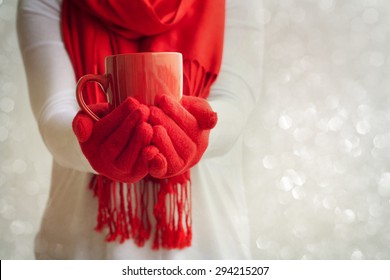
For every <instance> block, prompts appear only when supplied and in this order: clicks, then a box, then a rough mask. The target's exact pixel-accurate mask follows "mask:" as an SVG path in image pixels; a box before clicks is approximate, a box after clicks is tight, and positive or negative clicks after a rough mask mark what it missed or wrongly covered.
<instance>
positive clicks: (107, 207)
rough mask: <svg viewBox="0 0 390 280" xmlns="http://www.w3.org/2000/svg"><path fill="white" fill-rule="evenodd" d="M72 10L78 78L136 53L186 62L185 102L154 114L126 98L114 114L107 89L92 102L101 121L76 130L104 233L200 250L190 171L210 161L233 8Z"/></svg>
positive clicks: (218, 0) (70, 38) (218, 2)
mask: <svg viewBox="0 0 390 280" xmlns="http://www.w3.org/2000/svg"><path fill="white" fill-rule="evenodd" d="M101 2H102V1H94V0H86V1H76V0H64V1H63V6H62V32H63V39H64V43H65V47H66V49H67V51H68V53H69V56H70V59H71V61H72V63H73V67H74V70H75V75H76V78H77V79H79V78H80V77H81V76H83V75H85V74H103V73H104V71H105V69H104V58H105V57H106V56H109V55H115V54H123V53H136V52H166V51H173V52H180V53H182V55H183V72H184V73H183V88H184V90H183V97H182V99H181V101H180V102H177V101H175V100H173V99H172V98H170V97H169V96H167V95H161V96H160V97H159V98H158V99H157V100H155V105H153V106H146V105H143V104H140V103H139V102H138V101H137V100H135V99H134V98H131V97H129V98H127V99H126V100H125V101H124V102H123V103H122V104H120V105H119V106H118V107H116V108H111V106H109V104H108V103H107V101H106V97H105V95H104V94H103V93H102V92H101V90H99V89H98V86H97V85H96V84H95V85H88V86H87V88H86V90H85V95H84V96H85V100H86V101H87V104H88V105H89V107H90V109H91V110H92V111H93V112H95V113H96V114H97V115H98V116H99V117H100V118H101V119H100V120H99V121H97V122H95V121H94V120H92V119H91V118H89V117H88V116H87V115H86V114H84V113H83V112H81V111H80V112H79V113H78V114H77V115H76V117H75V119H74V121H73V130H74V132H75V134H76V137H77V139H78V140H79V143H80V146H81V149H82V151H83V153H84V155H85V156H86V158H87V159H88V161H89V162H90V164H91V166H92V167H93V168H94V170H95V171H97V172H98V173H99V175H94V176H93V177H92V179H91V182H90V188H91V189H92V190H93V191H94V194H95V195H96V197H97V199H98V203H99V208H98V211H97V212H98V213H97V226H96V229H97V230H98V231H105V232H106V234H107V235H106V240H107V241H116V240H118V241H119V242H124V241H126V240H128V239H133V240H134V242H135V243H136V244H137V245H139V246H143V245H144V244H145V242H146V241H148V240H149V239H150V238H151V237H153V242H152V244H153V245H152V246H153V248H154V249H159V248H164V249H179V248H185V247H188V246H190V245H191V239H192V220H191V208H192V205H191V179H190V168H191V167H193V166H194V165H195V164H196V163H198V162H199V160H200V159H201V157H202V155H203V153H204V151H205V150H206V148H207V145H208V138H209V133H210V129H212V128H213V127H214V126H215V124H216V122H217V115H216V113H215V112H213V111H212V109H211V107H210V106H209V104H208V102H207V101H206V98H207V97H208V95H209V92H210V86H211V85H212V83H213V82H214V81H215V79H216V77H217V75H218V73H219V70H220V65H221V59H222V50H223V30H224V20H225V14H224V13H225V1H224V0H213V1H203V0H187V1H184V0H182V1H180V0H177V1H172V0H143V1H142V0H133V1H125V0H118V1H106V2H104V3H101Z"/></svg>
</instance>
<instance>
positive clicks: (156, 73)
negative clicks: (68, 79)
mask: <svg viewBox="0 0 390 280" xmlns="http://www.w3.org/2000/svg"><path fill="white" fill-rule="evenodd" d="M105 68H106V72H105V74H103V75H95V74H88V75H85V76H82V77H81V78H80V79H79V81H78V83H77V87H76V97H77V101H78V103H79V106H80V108H81V109H82V110H84V111H85V113H87V114H88V115H89V116H90V117H91V118H93V119H95V120H96V121H97V120H99V119H100V118H99V117H98V116H97V115H96V114H95V113H93V112H92V110H91V109H89V108H88V106H87V105H86V103H85V101H84V98H83V88H84V86H85V84H86V83H87V82H97V83H98V84H100V86H101V87H102V89H103V91H104V92H105V94H106V95H107V99H108V102H109V103H110V104H111V105H112V106H113V107H117V106H118V105H119V104H120V103H121V102H123V101H124V100H125V99H126V98H127V97H129V96H130V97H133V98H136V99H137V100H138V101H140V102H141V103H143V104H146V105H153V102H154V99H155V98H156V96H158V95H162V94H167V95H170V96H172V97H174V98H175V99H176V100H180V98H181V95H182V88H183V58H182V55H181V53H177V52H144V53H131V54H120V55H113V56H107V57H106V58H105Z"/></svg>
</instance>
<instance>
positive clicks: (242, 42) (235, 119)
mask: <svg viewBox="0 0 390 280" xmlns="http://www.w3.org/2000/svg"><path fill="white" fill-rule="evenodd" d="M262 8H263V6H262V0H245V1H242V0H227V1H226V22H225V38H224V53H223V58H222V65H221V71H220V73H219V76H218V78H217V81H216V82H215V84H214V85H213V86H212V88H211V92H210V96H209V98H208V100H209V102H210V104H211V106H212V108H213V109H214V110H215V111H216V112H217V113H218V123H217V125H216V127H215V128H214V129H213V130H212V131H211V134H210V142H209V146H208V149H207V151H206V153H205V155H204V157H214V156H221V155H224V154H225V153H226V152H228V151H229V150H230V149H231V147H232V146H233V145H234V144H235V142H236V141H237V139H238V138H239V137H240V135H241V134H242V131H243V129H244V127H245V125H246V123H247V120H248V117H249V115H250V114H251V112H252V111H253V109H254V107H255V104H256V102H257V100H258V99H259V95H260V93H261V86H262V63H263V49H264V46H263V44H264V29H263V26H264V25H263V24H262V22H261V21H262V14H261V13H262Z"/></svg>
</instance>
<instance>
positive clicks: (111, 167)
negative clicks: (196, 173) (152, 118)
mask: <svg viewBox="0 0 390 280" xmlns="http://www.w3.org/2000/svg"><path fill="white" fill-rule="evenodd" d="M90 108H91V110H92V111H94V113H96V114H97V115H98V116H99V117H100V118H101V119H100V120H99V121H97V122H94V121H93V120H92V119H91V118H90V117H89V116H87V115H86V114H85V113H84V112H83V111H80V112H79V113H78V114H77V115H76V117H75V118H74V120H73V124H72V126H73V131H74V132H75V134H76V137H77V139H78V140H79V143H80V146H81V149H82V151H83V153H84V155H85V157H86V158H87V159H88V161H89V162H90V164H91V166H92V167H93V168H94V170H95V171H96V172H98V173H99V174H102V175H104V176H106V177H109V178H111V179H114V180H118V181H121V182H136V181H139V180H140V179H142V178H143V177H145V176H146V175H147V174H148V172H149V161H150V160H152V159H153V158H154V157H156V156H158V155H159V151H158V149H157V148H156V147H153V146H151V145H150V144H151V141H152V137H153V128H152V126H151V125H150V124H149V123H147V120H148V117H149V113H150V112H149V108H148V107H147V106H145V105H142V104H140V103H139V102H138V101H137V100H135V99H134V98H131V97H129V98H127V99H126V100H125V101H124V102H123V103H121V104H120V105H119V106H118V107H117V108H115V109H113V110H112V111H111V112H109V106H108V103H101V104H94V105H91V106H90ZM158 158H159V159H161V158H162V157H161V156H159V157H158Z"/></svg>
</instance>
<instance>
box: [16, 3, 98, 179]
mask: <svg viewBox="0 0 390 280" xmlns="http://www.w3.org/2000/svg"><path fill="white" fill-rule="evenodd" d="M60 11H61V1H59V0H21V1H20V2H19V6H18V14H17V30H18V37H19V45H20V49H21V53H22V58H23V62H24V67H25V72H26V75H27V83H28V89H29V97H30V103H31V107H32V110H33V114H34V117H35V118H36V121H37V123H38V127H39V130H40V133H41V136H42V138H43V141H44V143H45V144H46V146H47V148H48V149H49V151H50V153H51V154H52V155H53V158H54V160H55V161H56V162H57V163H58V164H60V165H61V166H64V167H67V168H73V169H77V170H79V171H83V172H93V169H92V167H91V166H90V164H89V163H88V161H87V160H86V158H85V157H84V155H83V154H82V152H81V149H80V146H79V144H78V142H77V139H76V137H75V136H74V133H73V131H72V125H71V123H72V120H73V118H74V116H75V115H76V113H77V112H78V110H79V107H78V104H77V101H76V98H75V84H76V81H75V75H74V71H73V67H72V64H71V62H70V59H69V57H68V54H67V52H66V50H65V47H64V44H63V42H62V38H61V29H60V28H61V27H60Z"/></svg>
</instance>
